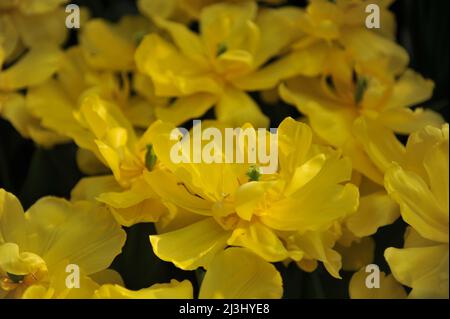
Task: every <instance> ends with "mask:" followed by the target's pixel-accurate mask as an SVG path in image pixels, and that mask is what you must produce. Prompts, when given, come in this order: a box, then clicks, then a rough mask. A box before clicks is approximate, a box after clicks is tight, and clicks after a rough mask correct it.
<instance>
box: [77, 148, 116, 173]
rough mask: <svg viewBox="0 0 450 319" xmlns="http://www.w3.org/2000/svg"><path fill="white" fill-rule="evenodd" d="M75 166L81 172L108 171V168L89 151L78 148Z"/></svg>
mask: <svg viewBox="0 0 450 319" xmlns="http://www.w3.org/2000/svg"><path fill="white" fill-rule="evenodd" d="M76 160H77V166H78V168H79V169H80V171H81V172H82V173H83V174H86V175H102V174H107V173H108V171H109V170H108V168H107V167H106V166H105V165H104V164H103V163H102V162H101V161H100V160H99V159H98V157H97V156H96V155H95V154H94V153H93V152H91V151H89V150H86V149H83V148H79V149H78V150H77V154H76Z"/></svg>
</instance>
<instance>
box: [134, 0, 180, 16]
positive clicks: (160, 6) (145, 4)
mask: <svg viewBox="0 0 450 319" xmlns="http://www.w3.org/2000/svg"><path fill="white" fill-rule="evenodd" d="M177 2H178V1H176V0H138V3H137V5H138V8H139V11H140V12H141V13H142V14H143V15H146V16H147V17H155V16H156V17H161V18H163V19H167V18H170V17H171V16H172V14H173V13H174V12H175V9H176V6H177Z"/></svg>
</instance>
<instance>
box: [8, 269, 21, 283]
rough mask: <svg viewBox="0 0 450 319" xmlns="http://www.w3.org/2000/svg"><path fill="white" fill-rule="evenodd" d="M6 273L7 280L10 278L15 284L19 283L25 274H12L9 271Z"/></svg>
mask: <svg viewBox="0 0 450 319" xmlns="http://www.w3.org/2000/svg"><path fill="white" fill-rule="evenodd" d="M6 274H7V275H8V278H9V280H11V281H12V282H13V283H15V284H20V283H21V282H23V280H24V279H25V275H14V274H10V273H9V272H8V273H6Z"/></svg>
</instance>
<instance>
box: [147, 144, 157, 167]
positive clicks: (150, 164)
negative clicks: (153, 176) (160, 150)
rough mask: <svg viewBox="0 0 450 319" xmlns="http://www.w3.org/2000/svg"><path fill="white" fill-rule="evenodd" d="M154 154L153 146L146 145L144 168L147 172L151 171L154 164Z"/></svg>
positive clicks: (155, 158)
mask: <svg viewBox="0 0 450 319" xmlns="http://www.w3.org/2000/svg"><path fill="white" fill-rule="evenodd" d="M156 160H157V157H156V154H155V151H154V150H153V145H152V144H148V145H147V153H146V154H145V166H146V167H147V169H148V170H149V171H151V170H152V169H153V167H154V166H155V164H156Z"/></svg>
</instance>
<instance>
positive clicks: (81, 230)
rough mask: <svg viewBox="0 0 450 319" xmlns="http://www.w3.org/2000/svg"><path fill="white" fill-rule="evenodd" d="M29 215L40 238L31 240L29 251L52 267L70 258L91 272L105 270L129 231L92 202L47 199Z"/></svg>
mask: <svg viewBox="0 0 450 319" xmlns="http://www.w3.org/2000/svg"><path fill="white" fill-rule="evenodd" d="M26 216H27V219H28V221H29V223H30V224H31V225H33V227H35V229H36V232H37V236H38V238H39V240H36V241H34V242H31V243H29V246H30V249H29V251H31V252H35V253H36V254H38V255H39V256H41V257H42V258H43V259H44V260H45V261H46V263H47V266H48V267H49V269H50V268H52V267H56V266H58V264H60V263H61V262H63V261H64V260H68V261H69V262H70V263H74V264H77V265H79V266H80V267H81V268H83V270H84V271H85V272H86V273H87V274H91V273H95V272H98V271H101V270H103V269H106V268H107V267H108V266H109V265H110V264H111V262H112V261H113V259H114V257H116V256H117V255H118V254H119V253H120V251H121V249H122V246H123V244H124V243H125V232H124V231H123V230H122V229H121V228H120V227H119V225H117V223H116V221H115V220H114V218H112V216H111V214H110V213H109V212H108V211H107V209H106V208H102V207H99V206H97V205H95V204H92V203H88V202H77V203H74V204H72V203H69V202H67V201H65V200H62V199H56V198H43V199H41V200H39V201H38V202H36V203H35V204H34V205H33V206H32V207H31V208H30V209H29V210H28V211H27V214H26ZM99 225H101V226H99ZM30 235H32V234H30Z"/></svg>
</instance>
